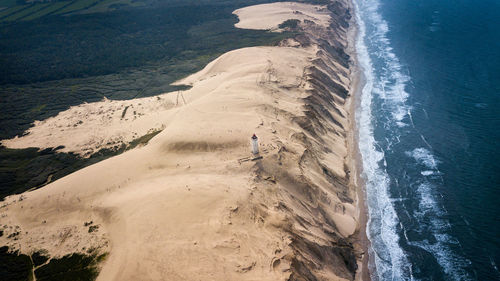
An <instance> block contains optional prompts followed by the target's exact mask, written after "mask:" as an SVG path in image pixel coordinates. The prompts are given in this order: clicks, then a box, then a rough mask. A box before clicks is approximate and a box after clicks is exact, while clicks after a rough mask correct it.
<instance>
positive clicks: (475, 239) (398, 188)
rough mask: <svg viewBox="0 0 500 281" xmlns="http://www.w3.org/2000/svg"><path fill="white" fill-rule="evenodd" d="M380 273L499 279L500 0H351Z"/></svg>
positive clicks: (375, 269) (371, 226) (375, 266)
mask: <svg viewBox="0 0 500 281" xmlns="http://www.w3.org/2000/svg"><path fill="white" fill-rule="evenodd" d="M354 2H355V6H356V9H357V15H356V16H357V20H358V24H359V35H358V38H357V42H356V49H357V55H358V61H359V65H360V67H361V69H362V72H363V76H364V80H365V84H364V85H363V88H362V93H361V94H360V96H359V106H358V108H357V111H356V121H357V125H358V130H359V131H358V134H359V149H360V154H361V159H362V174H361V176H362V178H363V179H364V180H365V182H366V196H367V200H366V204H367V207H368V217H369V218H368V227H367V235H368V238H369V240H370V241H371V246H370V248H369V254H370V262H369V265H370V268H371V269H372V278H373V279H374V280H481V281H482V280H500V272H499V268H498V267H499V266H500V1H498V0H479V1H472V0H455V1H450V0H397V1H394V0H354Z"/></svg>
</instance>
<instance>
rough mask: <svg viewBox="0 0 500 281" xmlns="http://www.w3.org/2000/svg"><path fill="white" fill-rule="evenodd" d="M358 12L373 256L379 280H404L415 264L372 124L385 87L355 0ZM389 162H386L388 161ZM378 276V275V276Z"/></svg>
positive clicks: (362, 136) (361, 134)
mask: <svg viewBox="0 0 500 281" xmlns="http://www.w3.org/2000/svg"><path fill="white" fill-rule="evenodd" d="M355 5H356V9H357V11H358V13H356V15H357V20H358V23H359V35H358V38H357V40H356V49H357V53H358V61H359V63H360V66H361V68H362V69H363V72H364V76H365V79H366V83H365V85H364V87H363V89H362V96H361V100H360V107H359V108H358V112H357V114H356V116H357V117H356V119H357V120H356V121H357V124H358V128H359V140H360V142H359V149H360V151H361V155H362V158H363V174H362V176H363V177H364V179H365V181H366V191H367V203H368V210H369V214H368V227H367V236H368V238H369V239H370V241H371V242H372V244H371V245H372V247H371V249H370V251H371V257H372V258H373V259H374V262H375V267H376V274H377V276H376V277H377V278H376V279H377V280H404V279H408V277H410V276H411V267H410V265H409V263H408V261H407V259H406V256H405V254H404V252H403V250H402V249H401V247H400V246H399V243H398V241H399V236H398V235H397V233H396V227H398V225H399V220H398V218H397V215H396V212H395V210H394V206H393V205H392V203H391V198H390V196H389V190H388V188H389V177H388V175H387V172H386V171H385V169H381V167H380V166H379V164H378V163H379V162H380V161H382V160H384V152H383V150H381V149H380V148H377V143H376V141H375V138H374V136H373V125H372V114H371V106H372V92H373V91H374V90H375V91H377V92H379V93H380V94H381V95H383V94H385V91H383V89H382V91H381V89H380V88H379V89H374V79H375V77H374V72H373V67H372V63H371V60H370V57H369V55H368V50H367V47H366V45H365V43H364V39H365V36H366V31H365V30H366V29H365V28H366V27H365V23H364V22H363V20H362V19H361V17H360V16H359V14H360V12H359V11H360V8H359V6H358V5H357V3H355ZM363 8H366V9H368V10H369V11H371V13H373V14H376V7H374V6H371V5H368V6H363ZM380 29H382V30H380V32H381V33H383V32H384V31H383V29H385V30H386V31H387V29H388V28H387V25H386V24H385V25H384V24H381V25H380ZM384 163H385V162H384ZM374 277H375V276H374Z"/></svg>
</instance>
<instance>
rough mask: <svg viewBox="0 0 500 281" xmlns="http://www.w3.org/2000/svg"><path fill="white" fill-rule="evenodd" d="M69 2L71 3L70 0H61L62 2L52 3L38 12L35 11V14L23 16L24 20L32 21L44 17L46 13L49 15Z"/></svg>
mask: <svg viewBox="0 0 500 281" xmlns="http://www.w3.org/2000/svg"><path fill="white" fill-rule="evenodd" d="M69 3H70V2H69V1H61V2H55V3H51V4H50V5H49V6H47V7H46V8H45V9H41V10H39V11H38V12H36V13H33V14H31V15H29V16H27V17H25V18H23V19H22V20H23V21H31V20H34V19H37V18H40V17H43V16H45V15H49V14H51V13H53V12H55V11H57V10H59V9H61V8H62V7H64V6H66V5H68V4H69Z"/></svg>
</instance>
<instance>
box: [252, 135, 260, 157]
mask: <svg viewBox="0 0 500 281" xmlns="http://www.w3.org/2000/svg"><path fill="white" fill-rule="evenodd" d="M252 153H253V154H259V138H258V137H257V136H256V135H255V134H253V136H252Z"/></svg>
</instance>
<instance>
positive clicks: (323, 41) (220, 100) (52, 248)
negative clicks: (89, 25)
mask: <svg viewBox="0 0 500 281" xmlns="http://www.w3.org/2000/svg"><path fill="white" fill-rule="evenodd" d="M290 7H293V8H290ZM261 10H266V11H273V13H260V12H259V11H261ZM351 11H352V9H351V8H350V4H349V3H348V2H342V1H336V2H332V4H330V5H328V6H313V5H308V4H298V3H294V4H291V3H273V4H265V5H258V6H252V7H247V8H243V9H240V10H237V11H235V14H237V15H238V16H239V17H240V22H241V23H246V25H245V26H244V27H245V28H252V26H251V24H249V23H252V22H253V23H256V22H265V23H266V26H262V25H258V26H254V28H268V29H274V30H276V29H278V28H277V24H279V23H281V22H282V21H283V18H296V15H300V14H302V15H303V14H307V18H299V19H301V22H300V24H299V27H300V29H302V31H303V33H302V34H301V35H298V36H296V37H295V38H294V39H290V40H286V41H284V42H282V44H281V46H277V47H252V48H244V49H239V50H234V51H231V52H228V53H226V54H224V55H222V56H221V57H219V58H217V59H216V60H215V61H213V62H211V63H210V64H209V65H207V66H206V67H205V68H204V69H203V70H202V71H200V72H198V73H196V74H193V75H191V76H189V77H187V78H185V79H183V80H181V81H179V82H178V84H187V85H192V86H193V87H192V88H191V89H190V90H187V91H183V92H181V93H168V94H164V95H162V96H159V97H154V98H148V99H140V100H133V101H127V103H133V104H136V105H137V106H138V105H139V104H141V105H143V104H148V102H149V103H150V108H153V109H152V110H149V111H147V112H145V113H144V119H140V120H141V121H140V124H139V123H128V124H133V125H130V126H137V128H140V129H141V130H146V131H147V130H149V129H151V128H152V127H153V126H161V128H164V130H163V131H162V132H161V133H160V134H158V135H157V136H156V137H154V138H153V139H152V140H151V141H150V142H149V143H148V144H147V145H146V146H144V147H140V148H136V149H133V150H131V151H128V152H125V153H123V154H121V155H119V156H116V157H113V158H110V159H108V160H105V161H102V162H100V163H97V164H95V165H92V166H89V167H87V168H85V169H82V170H79V171H77V172H75V173H73V174H71V175H69V176H66V177H64V178H62V179H60V180H57V181H55V182H53V183H51V184H49V185H47V186H45V187H43V188H41V189H38V190H35V191H32V192H27V193H24V194H21V195H17V196H10V197H8V198H7V199H6V200H5V201H4V202H2V206H1V207H0V216H1V218H2V220H1V221H2V223H1V224H2V225H4V228H5V229H6V231H5V235H3V236H2V237H0V245H7V246H9V247H10V249H12V250H19V251H20V252H22V253H27V254H30V253H33V252H34V251H39V250H44V251H46V252H47V253H48V254H49V255H50V256H52V257H60V256H63V255H66V254H70V253H73V252H86V251H88V249H92V251H95V252H99V253H105V252H107V253H109V256H108V258H107V259H106V260H105V261H104V262H103V263H102V265H101V266H102V269H101V272H100V275H99V277H98V280H200V279H203V280H354V279H355V278H358V276H357V275H356V272H357V271H358V264H359V262H360V260H361V255H362V251H361V248H360V246H359V245H357V243H356V238H355V236H356V233H357V232H358V231H359V228H360V225H359V223H358V220H359V212H360V209H359V206H358V204H359V200H358V197H357V194H356V187H355V176H354V174H355V167H354V165H353V160H352V149H351V145H352V130H351V127H352V124H351V118H352V116H351V115H352V112H351V110H350V107H351V97H350V95H351V92H352V86H353V79H352V72H353V71H352V67H351V65H352V63H353V62H352V59H351V58H350V56H349V55H348V53H347V52H348V50H349V48H352V46H350V43H349V42H350V41H349V40H350V39H349V36H352V34H351V33H352V29H351V28H350V25H351V24H350V23H351V20H352V19H351V14H350V13H351ZM276 14H278V15H279V16H276ZM284 15H286V16H284ZM180 94H181V95H182V96H181V99H182V100H183V101H182V103H181V104H180V102H179V95H180ZM176 101H177V102H176ZM156 102H161V103H163V104H169V105H170V106H165V107H155V105H154V104H155V103H156ZM118 103H120V102H110V101H103V102H102V103H96V104H87V105H83V106H87V107H89V108H91V109H92V110H94V111H95V109H96V108H97V109H99V107H101V106H105V104H113V106H116V105H117V104H118ZM70 110H71V109H70ZM129 110H130V109H129ZM94 111H93V112H94ZM99 114H100V113H99V110H97V111H96V113H95V114H94V115H93V116H94V117H96V116H97V117H98V116H99ZM101 114H102V113H101ZM125 114H127V113H125ZM62 116H64V113H62ZM56 118H57V116H56ZM115 118H116V117H115ZM90 119H91V118H88V119H85V120H83V124H85V123H86V121H87V122H88V123H91V122H90V121H89V120H90ZM136 119H139V118H136ZM93 120H101V119H99V118H94V119H93ZM102 120H104V118H102ZM113 120H115V119H113ZM42 122H43V121H42ZM113 122H118V121H116V120H115V121H113ZM136 122H139V121H136ZM45 123H49V122H48V121H47V122H45ZM91 124H94V125H100V124H102V123H99V121H96V122H95V123H91ZM91 127H92V126H90V127H89V128H91ZM107 128H108V127H106V126H105V125H103V127H102V128H101V130H103V131H105V130H106V129H107ZM109 128H116V131H119V128H120V126H115V125H113V126H112V127H109ZM86 133H87V131H86V130H81V131H78V130H74V131H73V136H72V137H73V138H74V139H76V138H78V137H79V136H81V137H82V138H85V134H86ZM253 133H255V134H257V136H258V137H259V140H260V156H262V158H261V159H255V158H254V156H253V155H251V153H250V137H251V136H252V134H253ZM33 134H35V133H34V131H33V132H32V134H31V135H33ZM118 135H119V134H118ZM28 136H30V135H28ZM20 139H22V138H19V140H20ZM70 141H71V138H68V142H70ZM58 145H65V146H66V148H67V149H75V150H74V151H78V149H79V147H78V144H76V145H74V146H71V145H66V144H63V143H60V142H59V143H58ZM88 221H92V222H93V224H94V225H97V226H98V229H97V230H96V231H90V230H89V229H88V226H87V225H85V222H88ZM10 227H12V228H10ZM11 231H18V232H19V234H18V235H17V236H16V239H15V240H14V239H9V238H8V235H9V234H10V232H11Z"/></svg>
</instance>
